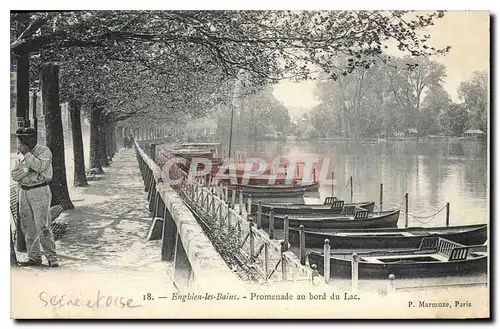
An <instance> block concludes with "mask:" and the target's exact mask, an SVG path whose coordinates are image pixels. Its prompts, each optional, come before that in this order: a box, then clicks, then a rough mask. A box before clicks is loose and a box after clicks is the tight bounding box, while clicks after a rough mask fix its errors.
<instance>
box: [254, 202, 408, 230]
mask: <svg viewBox="0 0 500 329" xmlns="http://www.w3.org/2000/svg"><path fill="white" fill-rule="evenodd" d="M352 208H354V207H352ZM284 220H285V216H283V215H278V216H274V227H275V228H283V224H284ZM288 220H289V226H290V227H297V228H298V227H299V226H300V225H304V227H307V228H314V229H319V228H321V229H363V228H364V229H367V228H387V227H397V223H398V220H399V210H393V211H382V212H378V213H373V212H372V213H369V212H368V211H367V210H360V211H356V212H354V213H349V212H344V213H343V214H338V215H330V216H328V217H314V216H307V215H305V214H304V215H292V216H288ZM262 226H263V227H264V228H267V227H269V216H262Z"/></svg>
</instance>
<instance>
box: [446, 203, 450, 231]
mask: <svg viewBox="0 0 500 329" xmlns="http://www.w3.org/2000/svg"><path fill="white" fill-rule="evenodd" d="M448 226H450V203H449V202H446V227H448Z"/></svg>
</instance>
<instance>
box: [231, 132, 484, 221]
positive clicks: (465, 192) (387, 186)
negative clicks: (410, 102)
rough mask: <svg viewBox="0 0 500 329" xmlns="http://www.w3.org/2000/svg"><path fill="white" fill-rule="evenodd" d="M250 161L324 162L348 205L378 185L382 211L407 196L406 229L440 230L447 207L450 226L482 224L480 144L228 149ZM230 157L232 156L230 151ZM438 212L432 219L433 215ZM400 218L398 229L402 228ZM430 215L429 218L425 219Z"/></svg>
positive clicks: (297, 144)
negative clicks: (323, 159)
mask: <svg viewBox="0 0 500 329" xmlns="http://www.w3.org/2000/svg"><path fill="white" fill-rule="evenodd" d="M232 149H233V150H234V151H235V152H236V153H239V152H243V153H246V154H251V155H252V156H256V155H262V156H286V157H299V158H301V157H302V158H306V157H328V158H329V162H330V168H331V169H330V170H333V171H334V172H335V179H336V182H335V184H334V189H333V194H334V196H336V197H338V198H340V199H343V200H345V201H350V194H351V193H350V184H349V177H350V176H352V177H353V179H352V181H353V184H352V185H353V200H354V201H355V202H356V201H376V202H377V207H379V204H378V202H379V199H380V184H381V183H383V209H384V210H388V209H390V208H394V207H397V208H400V209H402V210H404V205H405V202H404V195H405V193H408V203H409V212H408V213H409V218H408V222H409V226H428V227H430V226H444V225H445V221H446V211H445V209H443V207H444V206H445V205H446V203H447V202H449V203H450V225H460V224H476V223H487V222H488V221H489V212H488V210H489V206H488V193H489V190H488V151H487V144H486V143H485V142H481V141H448V142H446V141H418V140H415V141H378V142H374V143H363V142H345V141H286V142H284V141H274V142H254V143H245V144H244V145H242V144H240V145H233V146H232ZM232 153H233V152H232ZM330 195H332V187H331V185H326V184H324V185H323V186H321V187H320V191H319V195H315V196H313V197H312V198H311V197H307V198H305V202H306V203H319V202H322V201H323V200H324V198H325V197H327V196H330ZM440 209H443V210H442V211H441V212H440V213H438V214H437V215H436V216H433V214H435V213H436V212H438V211H439V210H440ZM404 216H405V215H404V214H403V213H401V216H400V221H399V226H400V227H401V226H403V227H404ZM429 216H431V217H429Z"/></svg>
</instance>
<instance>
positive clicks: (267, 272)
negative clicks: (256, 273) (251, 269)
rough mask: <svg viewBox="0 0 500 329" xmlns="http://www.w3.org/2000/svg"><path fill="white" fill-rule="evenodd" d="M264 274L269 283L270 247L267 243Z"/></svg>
mask: <svg viewBox="0 0 500 329" xmlns="http://www.w3.org/2000/svg"><path fill="white" fill-rule="evenodd" d="M264 272H265V274H266V282H267V277H268V276H269V245H268V244H267V242H264Z"/></svg>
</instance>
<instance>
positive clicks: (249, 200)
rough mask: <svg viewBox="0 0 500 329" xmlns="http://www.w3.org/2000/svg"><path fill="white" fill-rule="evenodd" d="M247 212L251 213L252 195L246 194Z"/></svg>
mask: <svg viewBox="0 0 500 329" xmlns="http://www.w3.org/2000/svg"><path fill="white" fill-rule="evenodd" d="M247 214H249V215H251V214H252V195H251V194H249V195H248V199H247Z"/></svg>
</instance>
